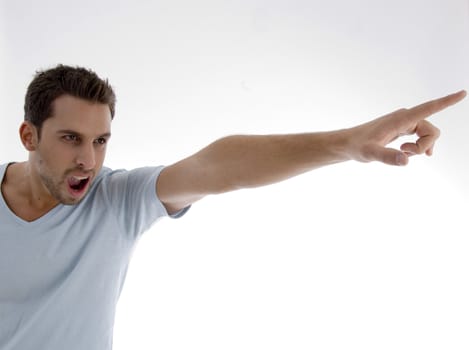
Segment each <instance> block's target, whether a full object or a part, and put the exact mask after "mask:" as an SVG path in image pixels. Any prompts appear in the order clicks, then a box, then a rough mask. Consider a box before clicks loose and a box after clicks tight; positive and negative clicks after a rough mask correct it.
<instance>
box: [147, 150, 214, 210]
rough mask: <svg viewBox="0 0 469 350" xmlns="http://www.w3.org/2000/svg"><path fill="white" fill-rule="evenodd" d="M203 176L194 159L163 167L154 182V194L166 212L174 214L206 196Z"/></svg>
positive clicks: (190, 158)
mask: <svg viewBox="0 0 469 350" xmlns="http://www.w3.org/2000/svg"><path fill="white" fill-rule="evenodd" d="M203 178H204V174H203V173H201V171H200V167H199V166H197V161H196V159H195V158H194V157H189V158H186V159H184V160H181V161H179V162H177V163H175V164H172V165H170V166H167V167H165V168H164V169H163V170H162V171H161V173H160V175H159V177H158V180H157V182H156V194H157V196H158V198H159V199H160V201H161V202H162V203H163V205H164V206H165V207H166V210H167V212H168V213H169V214H170V215H171V214H174V213H176V212H178V211H180V210H182V209H184V208H186V207H187V206H189V205H191V204H192V203H194V202H196V201H198V200H200V199H202V198H203V197H205V195H207V193H206V191H205V190H204V183H203Z"/></svg>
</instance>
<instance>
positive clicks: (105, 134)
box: [57, 129, 111, 138]
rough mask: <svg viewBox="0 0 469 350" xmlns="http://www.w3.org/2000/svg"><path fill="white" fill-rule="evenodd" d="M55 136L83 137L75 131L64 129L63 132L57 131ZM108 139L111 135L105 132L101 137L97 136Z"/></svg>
mask: <svg viewBox="0 0 469 350" xmlns="http://www.w3.org/2000/svg"><path fill="white" fill-rule="evenodd" d="M57 134H70V135H77V136H83V135H82V134H80V133H79V132H77V131H73V130H67V129H64V130H58V131H57ZM101 137H103V138H110V137H111V133H110V132H107V133H104V134H102V135H99V136H97V138H101Z"/></svg>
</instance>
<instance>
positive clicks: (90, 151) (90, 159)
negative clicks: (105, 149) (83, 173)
mask: <svg viewBox="0 0 469 350" xmlns="http://www.w3.org/2000/svg"><path fill="white" fill-rule="evenodd" d="M76 163H77V165H78V167H79V168H81V169H83V170H91V169H93V168H94V167H95V165H96V155H95V149H94V147H93V144H91V145H84V144H83V145H82V146H81V147H80V148H79V152H78V155H77V158H76Z"/></svg>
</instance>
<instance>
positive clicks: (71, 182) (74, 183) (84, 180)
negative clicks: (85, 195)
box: [68, 176, 90, 194]
mask: <svg viewBox="0 0 469 350" xmlns="http://www.w3.org/2000/svg"><path fill="white" fill-rule="evenodd" d="M89 182H90V178H89V177H81V176H71V177H69V178H68V186H69V187H70V189H71V191H72V192H73V193H76V194H80V193H81V192H83V191H84V189H85V188H86V187H87V185H88V183H89Z"/></svg>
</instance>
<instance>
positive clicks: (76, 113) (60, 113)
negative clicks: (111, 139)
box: [43, 95, 111, 135]
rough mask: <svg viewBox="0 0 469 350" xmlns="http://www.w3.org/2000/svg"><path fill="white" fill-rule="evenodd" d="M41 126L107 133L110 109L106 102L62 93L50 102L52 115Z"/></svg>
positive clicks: (109, 125)
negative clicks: (92, 100) (96, 101)
mask: <svg viewBox="0 0 469 350" xmlns="http://www.w3.org/2000/svg"><path fill="white" fill-rule="evenodd" d="M43 128H49V129H50V130H51V131H56V130H61V129H67V130H73V131H76V132H79V133H82V134H93V135H94V134H103V133H108V132H110V129H111V111H110V110H109V106H108V105H107V104H102V103H95V102H90V101H87V100H84V99H81V98H77V97H73V96H70V95H63V96H60V97H58V98H57V99H55V100H54V102H53V103H52V117H50V118H48V119H46V120H45V121H44V124H43Z"/></svg>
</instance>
